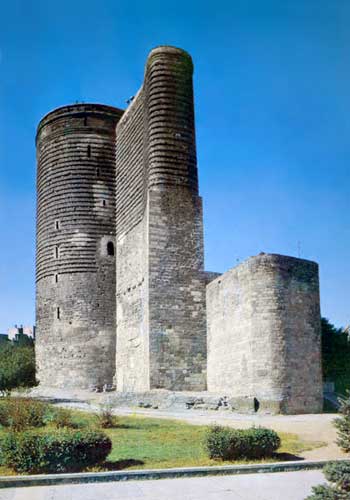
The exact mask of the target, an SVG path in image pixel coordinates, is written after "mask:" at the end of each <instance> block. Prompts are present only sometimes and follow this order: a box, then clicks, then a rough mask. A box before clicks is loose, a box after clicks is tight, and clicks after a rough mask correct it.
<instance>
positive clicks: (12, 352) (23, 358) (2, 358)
mask: <svg viewBox="0 0 350 500" xmlns="http://www.w3.org/2000/svg"><path fill="white" fill-rule="evenodd" d="M34 385H36V380H35V355H34V347H33V346H31V345H22V344H18V343H9V344H3V345H1V346H0V392H1V393H2V394H3V395H7V394H9V393H10V392H11V390H12V389H14V388H16V387H32V386H34Z"/></svg>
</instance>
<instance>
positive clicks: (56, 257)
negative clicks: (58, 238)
mask: <svg viewBox="0 0 350 500" xmlns="http://www.w3.org/2000/svg"><path fill="white" fill-rule="evenodd" d="M58 256H59V250H58V245H56V246H55V259H58Z"/></svg>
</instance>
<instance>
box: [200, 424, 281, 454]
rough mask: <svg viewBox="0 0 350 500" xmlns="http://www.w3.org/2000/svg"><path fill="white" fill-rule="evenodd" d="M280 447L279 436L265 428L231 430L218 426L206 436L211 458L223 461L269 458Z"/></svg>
mask: <svg viewBox="0 0 350 500" xmlns="http://www.w3.org/2000/svg"><path fill="white" fill-rule="evenodd" d="M280 445H281V440H280V438H279V436H278V434H277V433H276V432H275V431H273V430H270V429H264V428H263V427H256V428H255V427H253V428H251V429H231V428H230V427H221V426H218V425H217V426H214V427H211V428H210V429H209V431H208V433H207V435H206V448H207V451H208V454H209V457H210V458H215V459H221V460H234V459H237V458H261V457H268V456H271V455H273V453H274V452H275V451H276V450H277V449H278V448H279V447H280Z"/></svg>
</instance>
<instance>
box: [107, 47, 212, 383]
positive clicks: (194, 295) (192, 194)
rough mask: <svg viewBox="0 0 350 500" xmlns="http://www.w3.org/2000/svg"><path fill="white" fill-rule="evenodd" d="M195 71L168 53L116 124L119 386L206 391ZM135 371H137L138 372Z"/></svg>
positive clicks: (185, 57)
mask: <svg viewBox="0 0 350 500" xmlns="http://www.w3.org/2000/svg"><path fill="white" fill-rule="evenodd" d="M192 74H193V65H192V60H191V57H190V56H189V54H187V53H186V52H185V51H183V50H181V49H178V48H176V47H168V46H161V47H157V48H156V49H154V50H152V51H151V53H150V54H149V57H148V59H147V63H146V69H145V79H144V82H143V86H142V87H141V89H140V90H139V92H138V93H137V95H136V96H135V99H134V100H133V102H132V103H131V105H130V107H129V108H128V109H127V110H126V112H125V114H124V116H123V118H122V119H121V120H120V122H119V123H118V125H117V142H116V163H117V189H116V205H117V210H116V216H117V224H116V226H117V373H116V380H117V388H118V390H121V391H142V390H148V389H159V388H162V389H170V390H204V389H205V388H206V376H205V372H206V325H205V276H204V272H203V223H202V200H201V198H200V197H199V196H198V178H197V160H196V145H195V130H194V106H193V84H192ZM136 367H137V368H136Z"/></svg>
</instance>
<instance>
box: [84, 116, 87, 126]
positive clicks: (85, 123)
mask: <svg viewBox="0 0 350 500" xmlns="http://www.w3.org/2000/svg"><path fill="white" fill-rule="evenodd" d="M86 125H87V116H84V127H86Z"/></svg>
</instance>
